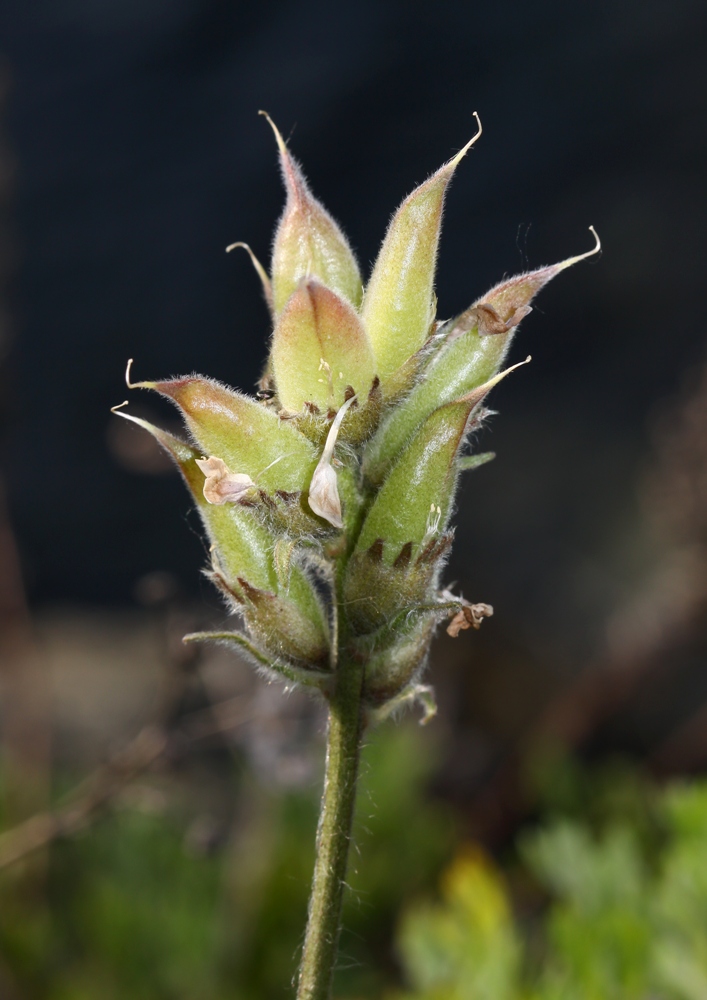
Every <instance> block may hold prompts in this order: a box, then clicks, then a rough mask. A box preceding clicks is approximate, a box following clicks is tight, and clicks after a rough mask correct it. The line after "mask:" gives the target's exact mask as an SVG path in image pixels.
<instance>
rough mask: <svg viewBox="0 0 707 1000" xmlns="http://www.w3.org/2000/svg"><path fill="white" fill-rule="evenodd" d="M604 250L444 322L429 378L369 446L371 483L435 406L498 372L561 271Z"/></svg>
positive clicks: (504, 285) (516, 283) (516, 280)
mask: <svg viewBox="0 0 707 1000" xmlns="http://www.w3.org/2000/svg"><path fill="white" fill-rule="evenodd" d="M592 232H594V230H593V229H592ZM594 235H595V237H596V233H594ZM598 250H599V241H598V240H597V245H596V246H595V247H594V249H593V250H590V251H589V252H588V253H585V254H581V255H579V256H577V257H569V258H568V259H567V260H564V261H561V262H560V263H559V264H552V265H550V266H548V267H543V268H539V269H538V270H536V271H530V272H528V273H526V274H519V275H516V276H515V277H513V278H510V279H509V280H508V281H503V282H501V283H500V284H499V285H496V286H495V287H494V288H492V289H491V290H490V291H489V292H487V293H486V295H484V296H482V297H481V298H480V299H479V300H478V301H477V302H475V303H474V305H473V306H471V307H470V308H469V309H467V310H466V311H465V312H463V313H462V314H461V315H460V316H457V317H456V319H454V320H450V321H449V322H448V323H446V324H445V325H444V327H443V328H442V329H441V330H440V331H439V333H438V334H437V337H438V338H439V339H440V341H441V345H442V346H440V347H439V348H438V349H437V350H436V351H435V352H434V353H433V354H432V356H431V358H430V361H429V363H428V364H427V366H426V367H425V369H424V377H423V378H421V379H420V380H419V381H418V383H417V385H416V386H415V387H414V389H413V390H412V392H411V393H410V394H409V396H408V397H407V398H406V399H405V400H404V401H403V402H402V403H401V404H399V405H398V406H397V407H395V408H394V409H393V410H392V411H391V413H390V415H389V416H388V417H387V419H386V420H385V421H384V423H383V424H382V425H381V427H380V428H379V429H378V431H377V433H376V434H375V435H374V437H373V438H372V439H371V441H370V442H369V443H368V445H367V447H366V450H365V453H364V459H363V462H364V471H365V474H366V477H367V479H368V480H369V482H371V483H372V484H378V483H380V482H382V479H383V477H384V475H385V472H386V470H387V468H388V467H389V466H390V463H391V462H392V461H393V460H394V459H395V457H396V456H397V455H398V454H399V453H400V451H401V449H402V448H403V447H404V445H405V443H406V442H407V441H408V440H409V438H410V436H411V434H412V433H413V432H414V431H415V429H416V428H417V427H419V425H420V424H421V422H422V421H423V420H424V419H425V418H426V417H427V416H428V415H429V414H430V413H432V411H433V410H435V409H436V408H437V407H439V406H442V405H444V404H445V403H449V402H451V401H452V400H453V399H455V398H457V397H459V396H461V395H463V394H464V393H467V392H470V391H471V390H472V389H475V388H476V387H477V386H480V385H482V384H483V383H484V382H487V381H488V380H489V379H490V378H492V377H493V376H494V375H495V374H496V372H497V371H498V370H499V368H500V367H501V365H502V364H503V359H504V358H505V356H506V353H507V351H508V348H509V346H510V343H511V341H512V339H513V335H514V334H515V331H516V329H517V327H518V324H519V323H520V321H521V320H522V319H523V317H524V316H526V315H527V314H528V313H529V312H530V303H531V301H532V299H533V298H534V297H535V295H537V293H538V292H539V291H540V289H541V288H543V287H544V286H545V285H546V284H547V283H548V282H549V281H551V280H552V278H554V277H556V275H558V274H559V273H560V271H563V270H564V269H565V268H567V267H571V266H572V264H576V263H577V262H578V261H580V260H584V259H585V257H589V256H591V255H592V254H594V253H596V252H597V251H598Z"/></svg>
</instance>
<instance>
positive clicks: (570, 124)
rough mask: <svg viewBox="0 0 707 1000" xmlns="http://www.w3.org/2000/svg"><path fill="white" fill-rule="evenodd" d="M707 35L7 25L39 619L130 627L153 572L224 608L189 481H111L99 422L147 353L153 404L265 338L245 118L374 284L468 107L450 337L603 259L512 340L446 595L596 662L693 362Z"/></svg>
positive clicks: (15, 257)
mask: <svg viewBox="0 0 707 1000" xmlns="http://www.w3.org/2000/svg"><path fill="white" fill-rule="evenodd" d="M706 34H707V7H706V6H705V5H704V4H703V3H700V2H697V0H671V2H662V0H640V2H638V0H635V2H633V0H623V2H619V3H615V2H608V0H607V2H600V3H592V4H575V5H568V4H566V3H560V2H545V3H542V2H535V3H529V4H528V3H516V2H512V0H502V2H497V3H493V4H488V3H487V4H480V3H447V2H442V3H436V4H428V3H417V2H406V3H393V2H373V0H358V2H356V3H350V2H339V3H336V4H332V3H329V2H324V0H309V2H307V0H303V2H298V3H286V2H280V3H277V2H275V3H263V4H259V5H255V4H240V3H235V2H228V0H171V2H169V3H168V2H165V0H139V2H137V0H100V2H99V0H36V2H33V3H20V2H19V0H14V2H13V0H5V2H4V4H3V5H2V8H1V9H0V39H1V43H0V50H1V51H2V54H3V58H4V62H5V68H6V76H7V78H8V81H9V83H8V94H7V99H6V104H5V115H4V121H3V123H2V125H3V129H4V133H5V141H6V142H7V143H8V144H9V148H10V150H11V154H12V159H13V161H14V174H13V180H12V189H11V190H12V197H11V201H10V227H9V233H10V244H9V246H10V249H11V256H12V268H11V276H10V281H9V290H8V301H9V306H10V315H11V318H12V337H11V339H8V342H7V344H6V347H7V350H8V353H7V354H6V357H5V360H4V363H3V382H2V404H3V411H4V436H3V442H2V465H3V468H4V474H5V477H6V480H7V486H8V493H9V500H10V509H11V516H12V522H13V524H14V527H15V530H16V534H17V537H18V542H19V548H20V551H21V555H22V559H23V566H24V572H25V579H26V584H27V587H28V592H29V596H30V600H31V602H32V604H33V605H34V606H35V607H42V606H46V605H47V604H52V603H56V602H80V603H83V604H86V603H89V604H117V605H123V606H124V605H126V604H131V603H132V602H134V600H135V597H134V592H135V585H136V581H138V580H139V579H140V578H141V577H142V576H143V575H144V574H145V573H148V572H150V571H153V570H164V571H168V572H169V573H171V574H173V575H174V577H175V578H176V579H177V580H178V582H179V585H180V587H181V588H182V590H183V591H184V592H185V593H192V594H196V593H198V592H199V588H201V593H202V594H203V596H204V598H206V599H209V600H212V598H211V597H210V596H207V595H208V588H206V586H205V585H204V584H203V583H202V582H201V581H200V576H199V568H200V566H201V565H202V564H203V562H204V549H203V543H202V542H201V541H200V539H199V537H198V525H197V522H196V518H195V516H194V515H193V514H192V515H189V514H188V512H187V511H188V506H189V505H188V501H187V498H186V494H185V492H184V490H183V489H182V487H181V486H180V483H179V481H178V478H177V477H176V475H170V474H164V475H157V474H151V475H138V474H136V473H135V472H133V471H130V470H129V468H126V464H125V462H122V464H121V462H120V461H119V460H116V457H115V453H116V447H115V446H112V445H111V437H110V435H111V433H112V432H111V431H110V430H109V427H110V425H111V423H112V422H113V423H116V422H117V421H116V418H114V417H111V416H110V414H109V407H110V406H112V405H114V404H116V403H118V402H120V401H121V400H122V399H124V398H125V397H126V394H127V393H126V390H125V387H124V384H123V371H124V366H125V361H126V359H127V358H128V357H134V358H135V367H134V372H135V376H136V377H137V378H153V377H158V376H168V375H173V374H180V373H185V372H190V371H192V370H196V371H198V372H202V373H206V374H209V375H212V376H214V377H217V378H219V379H221V380H223V381H225V382H227V383H229V384H231V385H234V386H237V387H240V388H243V389H245V390H250V389H251V388H252V386H253V384H254V382H255V380H256V378H257V377H258V374H259V370H260V366H261V364H262V362H263V359H264V357H265V353H266V342H267V337H268V333H269V330H268V322H267V316H266V311H265V308H264V306H263V303H262V301H261V299H260V294H259V288H258V283H257V280H256V278H255V276H254V274H253V273H252V271H251V269H250V267H249V264H248V261H247V258H246V256H245V255H244V254H243V255H239V254H233V255H231V256H226V255H225V254H224V248H225V246H226V245H227V244H228V243H230V242H232V241H234V240H246V241H248V242H249V243H251V245H252V246H253V248H254V249H255V250H256V252H257V253H258V254H259V256H260V257H261V259H263V260H267V257H268V254H269V241H270V238H271V233H272V231H273V227H274V224H275V222H276V220H277V217H278V214H279V212H280V209H281V205H282V192H281V189H280V180H279V176H278V169H277V164H276V156H275V148H274V144H273V140H272V135H271V133H270V130H269V129H268V127H267V124H266V123H265V122H264V121H263V120H262V119H260V118H258V117H257V114H256V112H257V111H258V109H259V108H265V109H267V110H268V111H269V112H270V114H271V115H272V116H273V117H274V119H275V120H276V122H277V123H278V124H279V126H280V128H281V129H282V131H283V133H284V134H285V135H291V148H292V149H293V151H294V153H295V154H296V156H297V157H298V158H300V159H301V161H302V162H303V164H304V166H305V170H306V172H307V174H308V176H309V178H310V180H311V182H312V186H313V188H314V190H315V192H316V193H317V194H318V196H319V197H320V198H321V199H322V201H323V202H324V203H325V204H326V205H327V206H328V207H329V209H330V210H331V211H332V213H333V214H334V215H335V217H336V218H337V219H338V220H339V221H340V222H341V223H342V225H343V227H344V228H345V230H346V231H347V233H348V234H349V236H350V239H351V242H352V244H353V245H354V247H355V248H356V250H357V252H358V254H359V257H360V260H361V261H362V263H363V265H364V268H366V267H367V266H368V265H369V263H370V262H371V261H372V260H373V259H374V257H375V253H376V249H377V246H378V244H379V242H380V239H381V238H382V235H383V232H384V230H385V226H386V223H387V220H388V218H389V216H390V214H391V212H392V211H393V210H394V208H395V207H396V205H397V204H398V202H399V201H400V200H401V198H402V197H403V196H404V195H405V194H406V193H407V192H409V191H410V190H411V188H412V187H413V186H414V185H415V184H416V183H418V182H420V181H421V180H423V179H424V178H425V177H426V176H427V175H428V174H429V173H430V172H432V171H433V170H434V169H435V168H436V167H437V166H438V165H439V164H441V163H442V162H443V161H444V160H445V159H446V158H448V157H449V156H450V155H451V154H452V153H453V152H455V151H456V150H457V149H459V148H460V147H461V146H462V145H463V144H464V143H465V142H466V141H467V139H468V138H469V137H470V135H471V134H473V132H474V130H475V123H474V120H473V117H472V112H473V111H475V110H477V111H478V112H479V114H480V116H481V119H482V122H483V125H484V134H483V137H482V139H481V140H480V141H479V143H478V144H477V146H476V147H475V148H474V150H473V152H472V153H471V154H470V155H469V156H468V157H467V159H466V161H465V162H464V163H463V164H462V165H461V167H460V168H459V170H458V173H457V176H456V179H455V182H454V185H453V187H452V189H451V192H450V196H449V199H448V204H447V212H446V221H445V227H444V234H443V241H442V248H441V255H440V266H439V278H438V295H439V303H440V313H441V315H443V316H447V315H449V314H451V313H453V312H454V311H455V310H460V309H461V308H463V307H465V306H466V305H468V304H469V302H470V301H471V300H473V299H474V298H475V297H477V296H478V295H479V294H481V293H482V292H483V291H485V290H486V289H487V288H488V287H489V286H490V285H492V284H494V283H495V282H496V281H498V280H500V279H501V277H502V276H503V275H506V274H510V273H513V272H514V271H517V270H519V269H523V268H525V267H535V266H539V265H541V264H544V263H548V262H553V261H555V260H559V259H562V258H564V257H566V256H569V255H572V254H576V253H580V252H582V251H583V250H585V249H588V248H589V247H590V246H591V243H592V237H591V235H590V234H589V233H588V232H587V227H588V225H589V224H593V225H594V226H596V228H597V230H598V232H599V234H600V236H601V238H602V242H603V247H604V249H603V254H602V256H601V257H600V258H592V260H591V261H589V262H585V263H583V264H581V265H580V266H578V267H577V268H575V269H573V270H572V271H570V272H566V273H564V274H563V275H562V276H561V277H560V278H558V279H557V281H556V282H554V284H553V285H551V286H550V287H549V288H548V289H547V290H546V291H545V292H543V294H542V296H541V297H540V299H539V300H538V301H537V308H536V310H535V312H534V313H533V315H532V316H531V317H530V318H529V319H528V320H527V321H526V322H525V323H524V324H523V327H522V329H521V332H520V335H519V338H518V342H517V343H516V345H515V348H514V354H513V358H512V360H518V359H520V358H522V357H524V356H525V355H526V354H527V353H532V355H533V363H532V365H530V366H528V367H527V368H524V369H522V370H521V371H520V372H518V373H517V374H515V375H514V376H513V378H512V379H510V380H508V382H507V383H506V384H504V385H503V386H502V387H501V388H500V389H499V390H498V391H497V392H496V394H495V397H494V405H495V406H497V407H498V409H499V411H500V415H499V416H497V417H495V418H494V420H493V422H492V425H491V428H490V430H488V431H486V432H485V434H484V436H483V439H482V441H481V442H480V444H481V447H482V448H492V449H494V450H496V451H497V452H498V458H497V459H496V461H495V462H494V463H493V464H492V465H491V466H488V467H486V468H484V469H483V470H481V471H479V472H477V473H474V474H471V475H470V476H469V479H468V480H467V481H466V483H465V488H464V490H463V498H462V499H461V501H460V506H459V515H458V522H459V531H458V543H457V549H456V553H455V556H454V560H453V563H452V566H451V569H450V575H451V576H452V577H453V578H456V579H457V580H458V581H459V583H460V585H461V586H462V588H463V590H464V592H465V594H467V596H469V597H471V598H473V599H475V600H485V601H488V602H491V603H493V604H494V605H495V606H496V609H497V615H496V618H495V619H494V621H493V623H492V624H491V625H490V628H492V629H503V630H504V634H506V635H507V636H509V635H510V636H513V637H516V636H519V637H521V639H522V641H525V639H523V637H527V639H528V641H530V640H531V638H532V637H533V636H534V637H535V640H534V641H535V644H536V646H539V647H541V648H548V649H549V648H555V647H557V646H559V647H561V648H562V650H563V651H564V652H563V656H567V657H568V662H571V661H572V659H573V658H575V657H580V658H583V657H586V655H587V653H588V651H590V650H591V649H592V648H593V645H594V644H595V643H596V642H597V637H598V635H599V634H600V633H601V631H602V629H603V628H604V625H605V621H606V617H607V615H608V614H609V613H610V611H611V608H612V607H613V605H614V604H615V602H616V601H617V600H619V599H620V598H621V596H622V595H623V594H624V592H625V591H627V590H628V589H630V586H631V581H632V574H634V575H635V573H636V565H638V566H640V561H641V560H640V557H639V558H638V560H637V561H636V559H635V557H634V555H633V554H632V553H633V548H634V547H635V545H634V532H635V524H636V518H637V517H638V513H637V511H638V504H637V483H639V482H640V476H641V472H642V469H643V468H644V465H645V464H646V462H648V461H649V457H650V448H651V444H650V431H649V428H650V419H649V418H650V416H651V413H652V412H653V411H654V408H655V405H656V404H657V403H659V402H660V401H661V400H663V399H664V398H665V397H666V396H667V397H669V396H671V395H674V394H675V393H676V392H677V391H678V390H679V388H680V386H681V385H682V384H683V382H684V379H685V378H686V376H689V370H690V369H691V367H694V366H695V365H697V364H699V363H700V362H701V361H702V359H703V358H704V355H705V340H706V339H707V331H706V330H705V322H704V309H703V303H702V285H703V280H702V276H703V273H704V266H705V258H706V256H707V251H706V250H705V247H706V246H707V238H706V236H705V233H706V232H707V226H706V225H705V223H706V222H707V188H706V186H705V181H704V178H705V167H706V166H707V162H706V157H705V153H706V152H707V126H706V121H705V113H706V111H707V59H706V58H705V56H706V54H707V48H706V46H705V41H706ZM137 395H138V394H136V393H134V394H133V408H134V407H135V405H136V397H137ZM137 403H138V405H139V404H140V401H137ZM141 405H143V406H145V407H147V408H148V409H149V410H150V411H151V412H153V413H155V414H156V415H158V416H162V417H163V418H167V419H169V420H172V419H173V415H172V413H171V412H170V411H168V410H165V411H164V412H163V411H161V410H160V406H159V402H156V401H155V400H154V399H152V398H148V397H146V398H145V400H144V401H142V404H141ZM145 412H147V410H146V411H145ZM129 464H130V463H128V465H129ZM519 641H521V640H520V639H519Z"/></svg>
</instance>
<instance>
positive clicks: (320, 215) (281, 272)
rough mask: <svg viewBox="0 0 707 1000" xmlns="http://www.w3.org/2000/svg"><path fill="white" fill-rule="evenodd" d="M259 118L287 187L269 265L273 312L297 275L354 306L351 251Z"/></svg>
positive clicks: (356, 281) (356, 276)
mask: <svg viewBox="0 0 707 1000" xmlns="http://www.w3.org/2000/svg"><path fill="white" fill-rule="evenodd" d="M261 114H265V112H261ZM265 117H266V118H267V120H268V122H269V123H270V125H271V126H272V130H273V132H274V133H275V139H276V140H277V145H278V149H279V151H280V166H281V168H282V178H283V181H284V183H285V189H286V191H287V201H286V202H285V208H284V211H283V213H282V216H281V218H280V221H279V223H278V227H277V231H276V233H275V242H274V244H273V254H272V264H271V279H272V303H273V309H274V313H275V316H278V315H279V314H280V313H281V312H282V310H283V309H284V307H285V303H286V302H287V300H288V299H289V297H290V295H292V293H293V292H294V290H295V288H296V287H297V286H298V284H299V283H300V281H301V280H302V278H306V277H310V276H311V277H313V278H318V279H319V281H321V282H323V284H325V285H327V286H328V287H329V288H332V289H333V290H334V291H335V292H337V293H338V294H339V295H342V296H344V297H345V298H346V299H348V300H349V302H351V303H352V304H353V305H354V306H355V307H356V308H358V306H359V305H360V304H361V296H362V294H363V287H362V284H361V274H360V271H359V268H358V264H357V262H356V258H355V257H354V254H353V251H352V250H351V247H350V246H349V243H348V241H347V239H346V237H345V236H344V234H343V233H342V231H341V229H340V228H339V226H338V225H337V223H336V222H335V221H334V219H333V218H332V217H331V215H330V214H329V213H328V212H327V210H326V209H325V208H324V206H323V205H322V204H321V202H319V201H317V199H316V198H315V197H314V195H313V194H312V192H311V191H310V190H309V185H308V184H307V181H306V180H305V177H304V174H303V173H302V169H301V167H300V165H299V164H298V163H297V161H296V160H295V159H294V158H293V157H292V156H291V155H290V152H289V150H288V148H287V146H286V145H285V142H284V140H283V138H282V136H281V135H280V132H279V131H278V129H277V128H276V126H275V125H274V123H273V122H272V121H271V120H270V118H269V116H268V115H265Z"/></svg>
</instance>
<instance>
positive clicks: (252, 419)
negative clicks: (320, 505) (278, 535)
mask: <svg viewBox="0 0 707 1000" xmlns="http://www.w3.org/2000/svg"><path fill="white" fill-rule="evenodd" d="M128 379H129V370H128ZM128 386H129V387H130V388H131V389H133V388H138V387H139V388H144V389H153V390H155V391H156V392H159V393H161V394H162V395H163V396H166V397H167V398H168V399H169V400H171V401H172V402H173V403H174V404H175V405H176V406H177V408H178V409H179V410H180V411H181V413H182V416H183V417H184V420H185V422H186V425H187V427H188V428H189V431H190V433H191V435H192V437H193V438H194V441H195V442H196V444H197V445H198V446H199V447H200V448H201V449H202V455H203V456H204V457H209V458H210V457H212V456H213V457H215V458H220V459H222V460H223V462H224V463H225V464H226V465H227V466H228V468H229V470H231V472H233V473H234V474H243V475H246V476H250V478H251V479H252V480H253V481H254V482H255V484H256V485H257V486H259V487H261V488H263V489H265V490H268V491H269V492H274V491H275V490H286V491H296V490H303V489H305V487H306V486H307V485H308V484H309V481H310V479H311V476H312V472H313V471H314V468H315V466H316V464H317V458H318V456H317V450H316V448H315V447H314V445H313V444H312V443H311V441H308V440H307V438H305V437H304V435H302V434H300V433H299V431H298V430H297V429H296V428H295V427H293V426H292V424H290V423H289V422H287V421H283V420H280V419H279V418H278V416H277V415H276V414H275V413H274V412H273V411H272V410H270V409H268V408H267V407H265V406H263V405H262V404H260V403H257V402H256V401H255V400H254V399H251V398H250V397H248V396H245V395H243V393H240V392H235V391H234V390H233V389H229V388H227V387H226V386H225V385H221V384H220V383H219V382H216V381H214V380H213V379H206V378H201V377H200V376H196V375H190V376H187V377H185V378H176V379H170V380H168V381H164V382H130V381H129V380H128ZM200 457H201V456H200Z"/></svg>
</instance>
